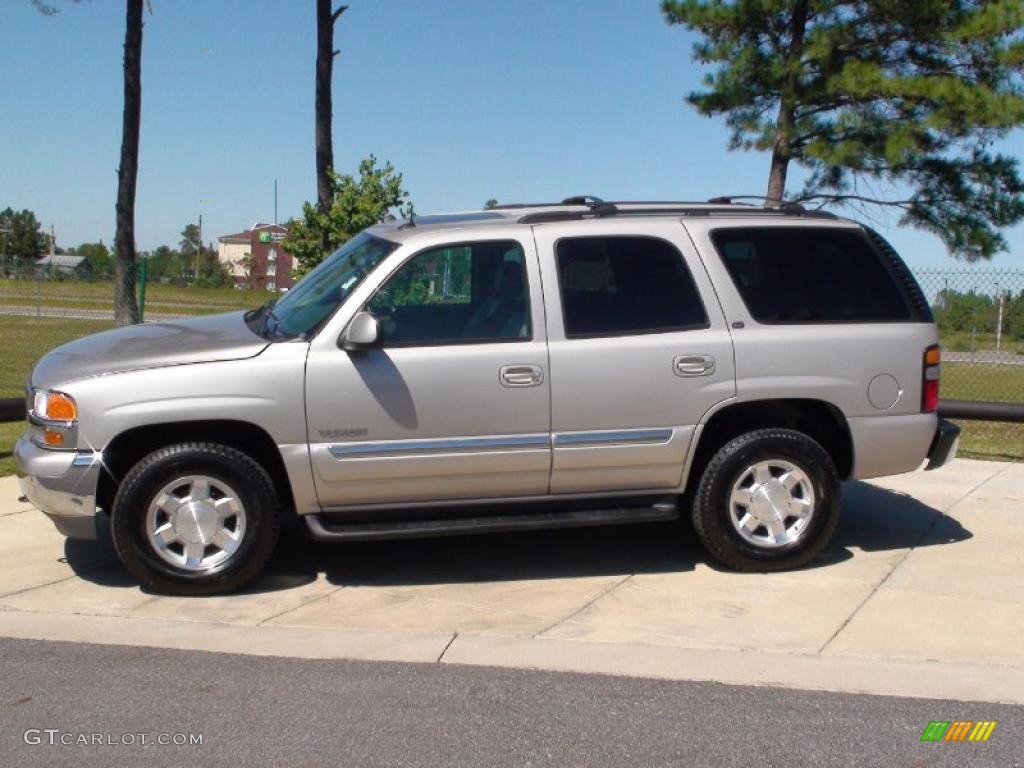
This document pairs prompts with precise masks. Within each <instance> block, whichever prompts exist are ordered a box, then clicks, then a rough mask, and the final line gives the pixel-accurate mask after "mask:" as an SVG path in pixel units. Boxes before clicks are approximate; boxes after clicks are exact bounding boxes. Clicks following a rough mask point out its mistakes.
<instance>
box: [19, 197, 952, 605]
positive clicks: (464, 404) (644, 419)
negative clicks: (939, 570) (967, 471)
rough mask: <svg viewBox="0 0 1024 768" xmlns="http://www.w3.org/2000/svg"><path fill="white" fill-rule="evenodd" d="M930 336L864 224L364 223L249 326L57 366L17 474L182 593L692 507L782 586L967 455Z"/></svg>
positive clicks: (143, 328)
mask: <svg viewBox="0 0 1024 768" xmlns="http://www.w3.org/2000/svg"><path fill="white" fill-rule="evenodd" d="M937 342H938V337H937V334H936V329H935V325H934V323H933V321H932V317H931V313H930V310H929V307H928V303H927V301H926V300H925V298H924V296H923V295H922V293H921V291H920V289H919V288H918V286H917V284H916V283H915V281H914V279H913V277H912V276H911V275H910V273H909V272H908V271H907V268H906V266H905V265H904V264H903V262H902V261H901V260H900V258H899V257H898V256H897V255H896V253H895V252H894V251H893V249H892V248H891V247H890V246H889V245H888V244H887V243H886V242H885V241H884V240H883V239H882V238H881V237H880V236H879V235H878V234H877V233H875V232H872V231H871V230H869V229H867V228H865V227H863V226H861V225H859V224H857V223H855V222H852V221H847V220H844V219H839V218H836V217H835V216H832V215H827V214H822V213H812V212H807V211H804V210H802V209H800V208H798V207H793V206H784V207H782V208H762V207H755V206H748V205H738V204H733V203H731V202H730V201H728V200H727V199H719V200H715V201H712V202H711V203H606V202H603V201H600V200H597V199H595V198H590V197H587V198H570V199H569V200H566V201H564V202H563V203H560V204H554V205H516V206H499V207H498V208H496V209H492V210H489V211H483V212H473V213H459V214H451V215H438V216H422V217H417V218H415V220H413V221H398V222H390V223H383V224H380V225H379V226H375V227H371V228H370V229H368V230H366V231H365V232H363V233H361V234H360V235H358V236H357V237H355V238H353V239H352V240H350V241H349V242H348V243H346V244H345V245H344V247H342V248H341V249H340V250H338V251H337V252H335V253H334V254H332V255H331V256H329V257H328V258H327V259H326V260H325V261H324V262H323V263H322V264H321V265H320V266H319V267H317V268H316V269H315V270H313V271H312V272H311V273H310V274H309V275H307V276H306V277H305V278H304V279H303V280H302V281H300V282H299V283H298V284H297V285H296V286H295V287H294V288H293V289H292V290H291V291H290V292H289V293H288V294H286V295H285V296H283V297H282V298H281V299H279V300H278V301H277V302H276V303H275V304H268V305H266V306H264V307H262V308H260V309H258V310H254V311H251V312H247V313H241V312H238V313H232V314H225V315H217V316H209V317H199V318H193V319H187V320H178V321H173V322H166V323H151V324H146V325H136V326H132V327H127V328H120V329H116V330H112V331H107V332H105V333H100V334H96V335H94V336H89V337H87V338H84V339H80V340H78V341H74V342H72V343H70V344H66V345H65V346H62V347H59V348H57V349H55V350H54V351H52V352H50V353H49V354H48V355H46V356H45V357H44V358H42V360H40V361H39V363H38V364H37V365H36V367H35V369H34V370H33V372H32V376H31V381H30V384H29V387H30V392H29V395H28V419H29V428H28V431H27V432H26V433H25V435H24V436H23V437H22V438H21V439H20V440H19V442H18V444H17V447H16V451H15V455H16V459H17V463H18V467H19V473H20V474H21V476H22V479H21V487H22V489H23V492H24V493H25V494H26V495H27V496H28V497H29V498H30V499H31V501H32V502H33V503H34V504H35V505H36V506H37V507H39V509H41V510H43V511H44V512H45V513H46V514H47V515H49V516H50V517H51V518H52V519H53V521H54V523H55V524H56V526H57V528H58V529H59V530H60V531H61V532H62V533H64V534H65V535H67V536H71V537H92V536H95V535H96V522H97V515H98V514H106V515H109V516H110V530H111V533H112V537H113V542H114V545H115V547H116V549H117V552H118V553H119V555H120V557H121V559H122V561H123V562H124V565H125V566H126V568H127V569H128V570H129V571H130V572H131V573H132V574H134V575H135V576H136V577H138V578H139V579H140V580H141V581H142V582H144V583H145V584H147V585H149V586H150V587H151V588H154V589H156V590H158V591H162V592H170V593H178V594H209V593H213V592H221V591H226V590H230V589H234V588H237V587H239V586H241V585H242V584H244V583H246V582H247V581H249V580H250V579H252V578H253V577H254V576H255V575H256V574H257V573H258V572H259V571H260V569H262V568H263V566H264V565H265V564H266V562H267V560H268V559H269V558H270V556H271V553H272V551H273V549H274V546H275V544H276V542H277V538H278V532H279V530H280V528H281V526H282V525H283V524H284V523H285V522H287V521H288V520H290V519H300V520H302V521H303V523H304V524H305V526H306V527H308V530H309V533H310V534H311V535H312V537H313V538H314V539H321V540H339V541H342V540H343V541H358V540H366V539H382V538H399V537H410V536H434V535H445V534H464V533H477V532H496V531H508V530H514V529H547V528H556V527H565V526H588V525H601V524H609V523H638V522H645V521H655V520H668V519H673V518H679V517H684V516H685V517H692V520H693V525H694V528H695V530H696V533H697V536H698V537H699V538H700V540H701V541H702V542H703V544H704V545H705V547H706V548H707V550H708V552H709V553H710V554H711V555H712V556H713V557H714V558H715V559H716V560H718V561H720V562H721V563H723V564H725V565H726V566H729V567H731V568H735V569H740V570H747V571H770V570H779V569H784V568H795V567H799V566H801V565H804V564H806V563H808V562H809V561H811V560H812V559H814V558H815V557H817V556H818V555H819V554H820V553H821V552H822V550H823V548H824V547H825V546H826V544H827V543H828V541H829V538H830V537H831V536H832V533H833V531H834V530H835V528H836V524H837V522H838V519H839V510H840V495H841V493H840V481H841V480H844V479H850V478H866V477H874V476H877V475H891V474H895V473H899V472H909V471H911V470H914V469H916V468H918V467H919V466H920V465H921V464H922V462H924V461H926V460H927V461H928V468H929V469H932V468H935V467H938V466H941V465H942V464H944V463H945V462H947V461H949V459H950V458H951V457H952V456H953V455H954V454H955V452H956V443H957V436H958V430H957V428H956V427H954V426H953V425H951V424H949V423H947V422H944V421H940V420H939V419H938V418H937V417H936V409H937V405H938V384H939V382H938V379H939V349H938V346H937ZM681 535H682V534H681Z"/></svg>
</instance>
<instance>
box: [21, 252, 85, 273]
mask: <svg viewBox="0 0 1024 768" xmlns="http://www.w3.org/2000/svg"><path fill="white" fill-rule="evenodd" d="M35 269H36V274H37V275H38V276H39V277H54V276H56V275H64V276H66V277H76V278H79V279H81V280H88V279H89V278H90V277H92V264H90V263H89V260H88V259H86V258H85V257H84V256H76V255H75V254H73V253H58V254H50V255H48V256H43V257H41V258H38V259H36V262H35Z"/></svg>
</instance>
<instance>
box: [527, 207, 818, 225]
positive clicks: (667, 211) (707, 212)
mask: <svg viewBox="0 0 1024 768" xmlns="http://www.w3.org/2000/svg"><path fill="white" fill-rule="evenodd" d="M618 205H623V203H620V204H618ZM618 205H617V204H615V203H602V204H601V205H595V206H593V207H591V209H590V210H589V211H539V212H537V213H528V214H526V215H525V216H521V217H520V218H519V223H520V224H544V223H548V222H555V221H580V220H582V219H592V218H604V217H607V216H657V215H661V216H666V215H672V216H715V215H719V216H720V215H723V214H727V215H728V214H732V215H735V214H736V213H740V214H742V215H743V216H751V215H753V216H805V217H807V218H815V219H837V218H838V216H836V215H835V214H834V213H829V212H828V211H808V210H805V209H804V208H803V207H802V206H798V207H790V206H786V207H783V208H761V207H757V206H752V205H751V206H744V207H743V210H742V211H737V210H736V208H735V207H733V206H729V205H728V204H712V205H708V204H707V203H700V204H694V203H691V204H690V206H691V207H675V206H666V207H662V208H620V207H618ZM694 205H702V206H704V207H692V206H694Z"/></svg>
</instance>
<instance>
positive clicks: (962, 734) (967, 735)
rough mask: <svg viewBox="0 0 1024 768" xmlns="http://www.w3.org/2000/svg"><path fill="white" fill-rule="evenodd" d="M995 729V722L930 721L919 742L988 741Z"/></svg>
mask: <svg viewBox="0 0 1024 768" xmlns="http://www.w3.org/2000/svg"><path fill="white" fill-rule="evenodd" d="M995 729H996V721H995V720H978V721H977V722H975V721H974V720H953V721H949V720H932V721H931V722H930V723H928V726H927V727H926V728H925V729H924V733H922V734H921V741H988V737H989V736H991V735H992V731H994V730H995Z"/></svg>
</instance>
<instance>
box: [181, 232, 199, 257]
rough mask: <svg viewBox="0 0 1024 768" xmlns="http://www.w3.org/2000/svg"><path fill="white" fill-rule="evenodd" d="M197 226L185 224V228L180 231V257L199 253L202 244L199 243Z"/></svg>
mask: <svg viewBox="0 0 1024 768" xmlns="http://www.w3.org/2000/svg"><path fill="white" fill-rule="evenodd" d="M199 238H200V235H199V225H198V224H186V225H185V228H184V229H183V230H181V242H180V243H179V245H180V246H181V255H182V256H186V257H187V256H195V255H196V254H197V253H199V249H200V248H202V243H201V242H200V241H199Z"/></svg>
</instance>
